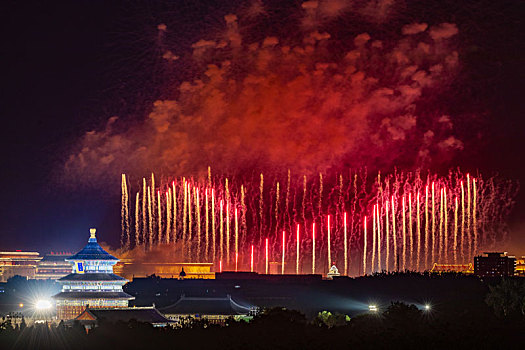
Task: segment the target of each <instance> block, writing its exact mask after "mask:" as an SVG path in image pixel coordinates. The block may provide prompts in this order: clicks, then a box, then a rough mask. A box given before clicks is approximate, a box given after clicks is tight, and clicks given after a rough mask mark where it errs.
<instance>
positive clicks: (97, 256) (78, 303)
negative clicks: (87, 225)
mask: <svg viewBox="0 0 525 350" xmlns="http://www.w3.org/2000/svg"><path fill="white" fill-rule="evenodd" d="M90 233H91V236H90V238H89V240H88V243H87V245H86V246H85V247H84V248H83V249H82V250H81V251H79V252H78V253H77V254H75V255H73V256H71V257H69V258H68V259H67V261H69V262H70V263H71V264H72V265H73V273H71V274H69V275H67V276H65V277H62V278H60V279H59V280H58V282H59V283H60V284H61V285H62V291H61V292H60V293H58V294H57V295H55V296H54V297H53V298H54V299H55V300H56V308H57V318H58V319H59V320H68V319H73V318H75V317H77V316H78V315H80V314H81V313H82V312H83V311H84V310H85V309H86V308H87V307H88V306H89V308H90V309H93V308H114V307H127V306H128V302H129V300H132V299H134V297H132V296H131V295H129V294H127V293H125V292H124V291H123V290H122V286H123V285H124V284H126V283H127V282H128V280H127V279H125V278H123V277H120V276H118V275H115V274H114V273H113V266H114V265H115V264H116V263H117V262H118V261H119V259H117V258H116V257H114V256H113V255H111V254H109V253H108V252H106V251H105V250H104V249H102V247H101V246H100V245H99V244H98V243H97V238H96V236H95V233H96V230H95V229H91V230H90Z"/></svg>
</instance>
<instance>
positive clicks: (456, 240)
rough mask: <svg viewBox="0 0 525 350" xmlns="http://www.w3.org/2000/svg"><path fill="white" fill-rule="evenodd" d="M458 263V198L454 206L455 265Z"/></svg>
mask: <svg viewBox="0 0 525 350" xmlns="http://www.w3.org/2000/svg"><path fill="white" fill-rule="evenodd" d="M457 263H458V197H456V198H455V206H454V264H457Z"/></svg>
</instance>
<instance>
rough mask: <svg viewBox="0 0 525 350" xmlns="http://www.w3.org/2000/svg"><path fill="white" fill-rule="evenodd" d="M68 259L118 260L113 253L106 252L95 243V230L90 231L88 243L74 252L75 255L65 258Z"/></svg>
mask: <svg viewBox="0 0 525 350" xmlns="http://www.w3.org/2000/svg"><path fill="white" fill-rule="evenodd" d="M67 260H68V261H78V260H115V261H118V260H119V259H117V258H115V257H114V256H113V255H111V254H109V253H108V252H106V251H105V250H104V249H102V247H101V246H100V245H99V244H98V243H97V237H96V236H95V232H91V237H90V238H89V240H88V244H86V246H85V247H84V248H83V249H82V250H81V251H79V252H78V253H76V254H75V255H73V256H71V257H69V258H68V259H67Z"/></svg>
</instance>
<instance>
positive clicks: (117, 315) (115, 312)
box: [76, 307, 171, 324]
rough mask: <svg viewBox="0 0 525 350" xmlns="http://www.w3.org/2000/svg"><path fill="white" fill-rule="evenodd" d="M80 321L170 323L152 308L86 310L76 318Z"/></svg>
mask: <svg viewBox="0 0 525 350" xmlns="http://www.w3.org/2000/svg"><path fill="white" fill-rule="evenodd" d="M76 320H80V321H100V320H105V321H109V322H117V321H124V322H128V321H130V320H136V321H139V322H147V323H151V324H167V323H170V322H171V321H170V320H168V319H167V318H166V317H164V316H162V315H161V314H160V313H159V312H158V311H157V309H155V308H154V307H123V308H93V309H91V308H87V309H86V310H84V312H82V313H81V314H80V315H78V316H77V317H76Z"/></svg>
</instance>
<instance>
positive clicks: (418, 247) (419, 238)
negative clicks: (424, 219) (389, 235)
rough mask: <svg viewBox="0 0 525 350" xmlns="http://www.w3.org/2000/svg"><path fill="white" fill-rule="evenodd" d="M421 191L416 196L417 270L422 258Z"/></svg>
mask: <svg viewBox="0 0 525 350" xmlns="http://www.w3.org/2000/svg"><path fill="white" fill-rule="evenodd" d="M419 207H420V204H419V191H418V192H417V197H416V220H417V221H416V231H417V254H416V259H417V261H416V269H417V271H419V270H420V263H421V261H420V259H421V220H420V216H419Z"/></svg>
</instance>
